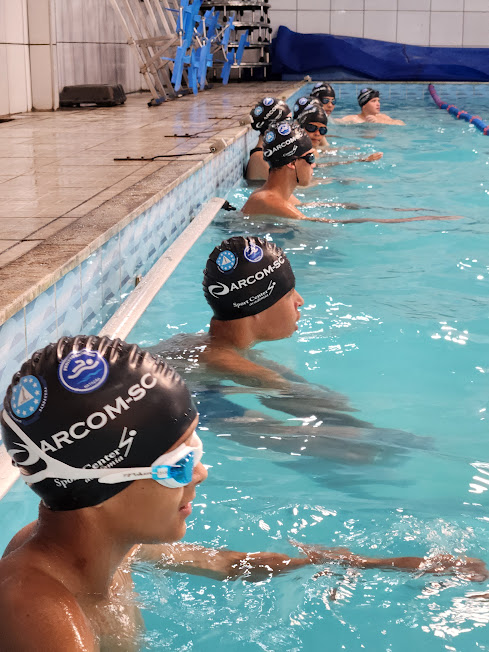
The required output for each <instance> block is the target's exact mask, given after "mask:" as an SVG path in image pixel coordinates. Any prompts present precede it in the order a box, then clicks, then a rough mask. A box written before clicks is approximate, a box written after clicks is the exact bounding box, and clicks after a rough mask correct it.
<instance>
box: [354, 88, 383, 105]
mask: <svg viewBox="0 0 489 652" xmlns="http://www.w3.org/2000/svg"><path fill="white" fill-rule="evenodd" d="M374 97H380V93H379V91H374V89H373V88H362V90H361V91H360V92H359V93H358V98H357V99H358V104H359V105H360V107H362V106H365V104H367V102H370V100H373V99H374Z"/></svg>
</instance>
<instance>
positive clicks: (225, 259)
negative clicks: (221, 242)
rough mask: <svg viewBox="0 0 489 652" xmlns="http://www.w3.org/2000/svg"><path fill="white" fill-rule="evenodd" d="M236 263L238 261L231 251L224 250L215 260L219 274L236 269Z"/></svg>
mask: <svg viewBox="0 0 489 652" xmlns="http://www.w3.org/2000/svg"><path fill="white" fill-rule="evenodd" d="M237 262H238V259H237V258H236V256H235V255H234V254H233V252H232V251H229V249H226V250H225V251H221V253H220V254H219V256H218V257H217V259H216V265H217V266H218V267H219V269H220V270H221V272H230V271H231V270H232V269H234V268H235V267H236V263H237Z"/></svg>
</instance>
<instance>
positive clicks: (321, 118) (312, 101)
mask: <svg viewBox="0 0 489 652" xmlns="http://www.w3.org/2000/svg"><path fill="white" fill-rule="evenodd" d="M293 115H294V120H297V122H298V123H299V124H300V125H304V124H306V123H307V119H304V118H306V117H308V116H315V117H317V118H318V120H310V122H322V123H323V124H325V125H327V124H328V117H327V115H326V112H325V111H324V109H323V105H322V104H321V102H320V101H319V100H318V99H317V98H315V97H299V99H298V100H297V102H296V103H295V104H294V114H293Z"/></svg>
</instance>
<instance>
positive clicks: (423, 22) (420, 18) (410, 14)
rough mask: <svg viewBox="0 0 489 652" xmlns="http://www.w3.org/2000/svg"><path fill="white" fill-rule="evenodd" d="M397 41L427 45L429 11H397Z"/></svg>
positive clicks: (428, 40)
mask: <svg viewBox="0 0 489 652" xmlns="http://www.w3.org/2000/svg"><path fill="white" fill-rule="evenodd" d="M397 42H398V43H406V44H408V45H429V42H430V12H429V11H398V12H397Z"/></svg>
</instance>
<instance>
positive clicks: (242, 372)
mask: <svg viewBox="0 0 489 652" xmlns="http://www.w3.org/2000/svg"><path fill="white" fill-rule="evenodd" d="M202 360H203V361H204V362H205V363H206V364H207V365H209V366H210V367H212V368H213V369H216V370H217V371H220V372H222V373H224V374H226V376H227V377H228V378H229V379H230V380H235V381H236V382H238V383H241V384H242V385H248V386H251V387H271V388H273V389H283V388H284V387H288V384H289V383H288V382H287V381H286V380H285V379H284V378H282V376H281V375H280V374H279V373H277V372H276V371H273V370H271V369H267V368H266V367H263V366H262V365H260V364H256V363H255V362H252V361H251V360H247V359H246V358H243V356H241V355H239V354H238V353H236V351H233V350H232V349H224V348H216V347H212V346H210V347H208V348H207V350H206V351H205V352H204V353H203V355H202Z"/></svg>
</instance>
